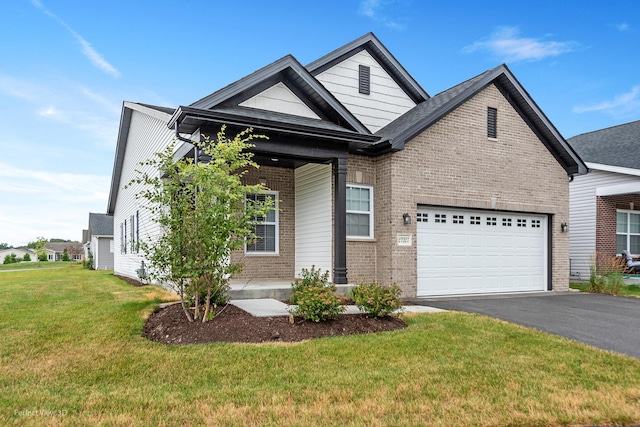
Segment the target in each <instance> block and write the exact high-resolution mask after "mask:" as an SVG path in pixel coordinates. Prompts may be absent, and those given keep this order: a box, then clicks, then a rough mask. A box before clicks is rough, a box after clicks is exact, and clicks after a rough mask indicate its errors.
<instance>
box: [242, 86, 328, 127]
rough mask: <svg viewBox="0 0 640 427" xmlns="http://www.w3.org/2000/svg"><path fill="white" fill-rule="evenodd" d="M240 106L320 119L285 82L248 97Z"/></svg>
mask: <svg viewBox="0 0 640 427" xmlns="http://www.w3.org/2000/svg"><path fill="white" fill-rule="evenodd" d="M240 106H241V107H249V108H256V109H259V110H267V111H275V112H277V113H284V114H292V115H294V116H302V117H307V118H310V119H320V117H318V115H317V114H316V113H314V112H313V110H311V108H309V107H308V106H307V104H305V103H304V102H302V101H301V100H300V98H298V97H297V96H296V95H295V94H294V93H293V92H292V91H291V90H290V89H289V88H288V87H287V86H286V85H285V84H284V83H277V84H275V85H273V86H271V87H270V88H268V89H266V90H264V91H263V92H261V93H259V94H257V95H256V96H253V97H251V98H249V99H247V100H246V101H244V102H243V103H241V104H240Z"/></svg>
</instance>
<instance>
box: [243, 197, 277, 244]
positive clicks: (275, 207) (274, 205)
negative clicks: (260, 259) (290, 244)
mask: <svg viewBox="0 0 640 427" xmlns="http://www.w3.org/2000/svg"><path fill="white" fill-rule="evenodd" d="M258 194H265V195H271V196H273V199H274V204H273V210H274V212H275V214H276V218H275V221H274V224H273V225H275V236H276V242H275V243H276V244H275V251H273V252H264V251H250V250H249V249H248V248H247V242H246V241H245V243H244V253H245V255H250V256H275V255H280V209H279V208H280V199H279V192H278V191H271V190H269V191H264V192H262V193H258ZM247 196H248V194H246V195H245V199H244V200H245V204H246V203H247ZM255 224H256V225H260V224H264V222H262V223H258V222H256V223H255ZM269 224H271V223H268V224H267V225H269Z"/></svg>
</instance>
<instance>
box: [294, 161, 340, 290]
mask: <svg viewBox="0 0 640 427" xmlns="http://www.w3.org/2000/svg"><path fill="white" fill-rule="evenodd" d="M331 188H332V187H331V165H319V164H307V165H304V166H301V167H299V168H297V169H296V170H295V206H296V207H295V212H296V216H295V218H296V262H295V270H296V277H300V272H301V271H302V269H303V268H308V269H310V268H311V267H312V266H315V267H316V269H320V270H321V271H322V272H324V271H325V270H329V274H330V275H331V273H332V271H333V269H332V262H331V257H332V251H331V249H332V236H333V232H332V221H331V218H332V213H331V209H332V202H331V200H332V193H331ZM330 278H331V277H330Z"/></svg>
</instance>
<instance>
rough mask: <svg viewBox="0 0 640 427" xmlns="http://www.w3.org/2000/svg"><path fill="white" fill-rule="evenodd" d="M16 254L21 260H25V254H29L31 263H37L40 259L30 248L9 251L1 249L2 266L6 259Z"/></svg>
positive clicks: (0, 261)
mask: <svg viewBox="0 0 640 427" xmlns="http://www.w3.org/2000/svg"><path fill="white" fill-rule="evenodd" d="M11 254H15V255H16V257H17V258H18V259H19V260H23V259H24V255H25V254H29V258H31V261H37V260H38V257H37V256H36V253H35V251H34V250H33V249H29V248H8V249H0V264H2V263H3V262H4V258H5V257H6V256H7V255H11Z"/></svg>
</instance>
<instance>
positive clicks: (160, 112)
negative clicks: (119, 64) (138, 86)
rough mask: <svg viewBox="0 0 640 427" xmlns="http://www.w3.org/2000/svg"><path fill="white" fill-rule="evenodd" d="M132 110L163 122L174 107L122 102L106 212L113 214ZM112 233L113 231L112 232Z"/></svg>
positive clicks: (167, 118) (167, 119)
mask: <svg viewBox="0 0 640 427" xmlns="http://www.w3.org/2000/svg"><path fill="white" fill-rule="evenodd" d="M134 111H140V112H141V113H145V114H147V115H149V116H153V117H155V118H157V119H159V120H163V121H165V122H168V121H169V118H170V117H171V114H173V112H174V111H175V109H174V108H167V107H158V106H155V105H149V104H139V103H135V102H129V101H125V102H123V103H122V113H121V115H120V127H119V129H118V141H117V143H116V154H115V157H114V159H113V172H112V174H111V187H110V190H109V202H108V205H107V214H113V212H114V211H115V209H116V199H117V196H118V190H119V189H120V177H121V175H122V164H123V162H124V153H125V152H126V151H127V140H128V139H129V128H130V126H131V116H132V115H133V112H134ZM112 234H113V232H112Z"/></svg>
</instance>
